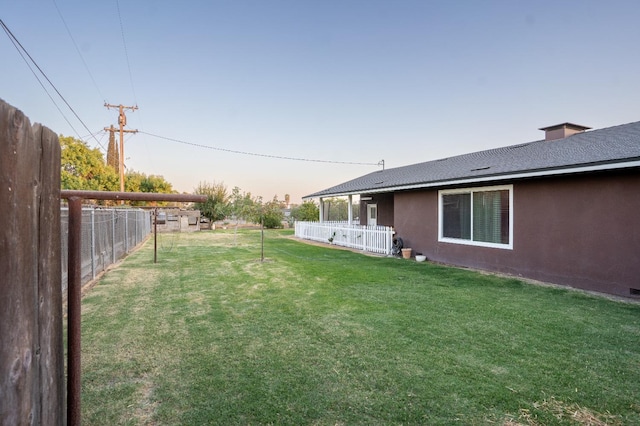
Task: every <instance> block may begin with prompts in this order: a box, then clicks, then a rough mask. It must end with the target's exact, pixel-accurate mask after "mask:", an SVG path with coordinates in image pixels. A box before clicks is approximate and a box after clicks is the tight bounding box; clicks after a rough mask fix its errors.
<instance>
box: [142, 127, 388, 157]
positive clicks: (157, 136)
mask: <svg viewBox="0 0 640 426" xmlns="http://www.w3.org/2000/svg"><path fill="white" fill-rule="evenodd" d="M138 133H142V134H145V135H149V136H153V137H154V138H158V139H164V140H167V141H170V142H176V143H180V144H183V145H189V146H195V147H197V148H205V149H211V150H214V151H222V152H229V153H231V154H241V155H251V156H254V157H264V158H277V159H280V160H291V161H307V162H312V163H330V164H351V165H358V166H379V165H380V163H360V162H355V161H332V160H316V159H311V158H299V157H285V156H281V155H271V154H258V153H255V152H247V151H237V150H234V149H227V148H218V147H214V146H208V145H202V144H198V143H193V142H187V141H181V140H179V139H174V138H168V137H166V136H160V135H154V134H153V133H148V132H143V131H139V132H138Z"/></svg>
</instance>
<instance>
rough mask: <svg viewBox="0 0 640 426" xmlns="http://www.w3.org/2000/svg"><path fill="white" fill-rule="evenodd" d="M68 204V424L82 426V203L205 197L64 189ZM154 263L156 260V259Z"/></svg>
mask: <svg viewBox="0 0 640 426" xmlns="http://www.w3.org/2000/svg"><path fill="white" fill-rule="evenodd" d="M60 198H66V199H67V200H68V202H69V257H68V283H67V292H68V295H67V311H68V324H67V345H68V348H67V424H68V425H70V426H79V425H80V418H81V400H80V397H81V384H82V380H81V372H82V369H81V356H80V355H81V349H82V346H81V336H82V333H81V328H80V325H81V299H82V294H81V292H82V270H81V269H82V264H81V263H82V261H81V254H82V200H84V199H88V200H130V201H176V202H204V201H206V200H207V197H206V196H204V195H191V194H157V193H151V192H108V191H75V190H62V191H60ZM154 260H155V259H154Z"/></svg>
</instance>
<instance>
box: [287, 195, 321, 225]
mask: <svg viewBox="0 0 640 426" xmlns="http://www.w3.org/2000/svg"><path fill="white" fill-rule="evenodd" d="M291 217H293V218H294V219H295V220H299V221H304V222H317V221H318V220H319V218H320V209H319V208H318V205H317V204H316V203H314V202H313V201H311V200H308V201H305V202H304V203H302V204H301V205H299V206H296V207H294V208H293V209H291Z"/></svg>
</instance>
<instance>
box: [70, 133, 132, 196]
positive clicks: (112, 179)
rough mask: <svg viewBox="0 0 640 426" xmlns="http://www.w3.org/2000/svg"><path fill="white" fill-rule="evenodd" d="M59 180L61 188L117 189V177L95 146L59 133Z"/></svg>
mask: <svg viewBox="0 0 640 426" xmlns="http://www.w3.org/2000/svg"><path fill="white" fill-rule="evenodd" d="M59 139H60V148H61V158H60V180H61V187H62V189H82V190H89V191H117V190H118V188H119V178H118V175H117V173H116V171H115V170H114V169H113V168H111V167H108V166H107V165H106V163H105V160H104V156H103V155H102V153H101V152H100V150H99V149H97V148H93V149H92V148H89V146H88V145H87V144H86V143H85V142H83V141H81V140H78V139H75V138H73V137H71V136H62V135H60V138H59Z"/></svg>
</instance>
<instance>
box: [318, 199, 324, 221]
mask: <svg viewBox="0 0 640 426" xmlns="http://www.w3.org/2000/svg"><path fill="white" fill-rule="evenodd" d="M318 210H320V223H322V222H324V200H323V199H322V197H320V208H319V209H318Z"/></svg>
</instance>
